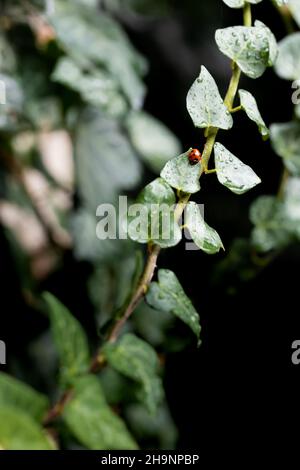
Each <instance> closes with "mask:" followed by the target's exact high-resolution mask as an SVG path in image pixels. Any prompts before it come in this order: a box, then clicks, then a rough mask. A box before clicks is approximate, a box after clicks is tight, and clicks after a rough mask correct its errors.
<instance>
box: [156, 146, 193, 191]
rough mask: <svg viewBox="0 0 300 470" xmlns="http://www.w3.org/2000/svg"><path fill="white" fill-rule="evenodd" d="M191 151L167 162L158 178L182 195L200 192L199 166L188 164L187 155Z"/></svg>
mask: <svg viewBox="0 0 300 470" xmlns="http://www.w3.org/2000/svg"><path fill="white" fill-rule="evenodd" d="M191 150H192V149H189V150H188V151H187V152H185V153H182V154H181V155H179V156H178V157H175V158H172V160H169V161H168V162H167V163H166V164H165V166H164V168H163V169H162V171H161V173H160V176H161V177H162V178H163V179H164V180H166V181H167V183H169V185H170V186H172V187H173V188H175V189H177V190H179V191H183V192H184V193H190V194H193V193H197V192H198V191H199V190H200V182H199V178H200V173H201V165H199V164H197V165H191V164H190V163H189V159H188V156H189V153H190V151H191Z"/></svg>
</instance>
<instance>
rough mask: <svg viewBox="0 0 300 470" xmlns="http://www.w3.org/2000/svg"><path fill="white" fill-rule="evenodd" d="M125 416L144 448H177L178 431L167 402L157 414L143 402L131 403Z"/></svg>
mask: <svg viewBox="0 0 300 470" xmlns="http://www.w3.org/2000/svg"><path fill="white" fill-rule="evenodd" d="M125 416H126V419H127V420H128V422H129V424H130V428H131V429H132V431H133V433H134V435H135V436H136V437H137V439H138V440H139V441H141V442H142V444H143V448H149V449H162V450H163V449H168V450H172V449H175V446H176V442H177V439H178V431H177V429H176V426H175V423H174V421H173V419H172V416H171V414H170V411H169V409H168V407H167V405H166V404H163V405H162V406H160V407H159V409H158V410H157V412H156V413H155V415H152V414H150V413H149V412H148V410H147V408H145V407H144V406H143V405H141V404H131V405H129V406H127V407H126V409H125Z"/></svg>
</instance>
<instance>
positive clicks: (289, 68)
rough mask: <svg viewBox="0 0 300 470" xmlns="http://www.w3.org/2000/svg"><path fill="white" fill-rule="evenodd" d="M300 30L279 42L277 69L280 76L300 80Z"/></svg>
mask: <svg viewBox="0 0 300 470" xmlns="http://www.w3.org/2000/svg"><path fill="white" fill-rule="evenodd" d="M299 49H300V32H299V33H293V34H289V35H288V36H287V37H286V38H284V39H282V41H280V42H279V55H278V59H277V61H276V64H275V71H276V73H277V75H278V76H279V77H280V78H284V79H286V80H298V79H299V77H300V55H299Z"/></svg>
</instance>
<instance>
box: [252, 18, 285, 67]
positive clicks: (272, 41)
mask: <svg viewBox="0 0 300 470" xmlns="http://www.w3.org/2000/svg"><path fill="white" fill-rule="evenodd" d="M254 25H255V27H256V28H261V29H262V31H263V33H264V34H265V35H266V36H267V38H268V44H269V60H268V66H269V67H272V66H273V65H274V64H275V63H276V60H277V57H278V53H279V51H278V44H277V40H276V38H275V36H274V34H273V33H272V31H271V30H270V28H269V27H268V26H266V25H265V24H264V23H263V22H262V21H259V20H256V21H255V23H254Z"/></svg>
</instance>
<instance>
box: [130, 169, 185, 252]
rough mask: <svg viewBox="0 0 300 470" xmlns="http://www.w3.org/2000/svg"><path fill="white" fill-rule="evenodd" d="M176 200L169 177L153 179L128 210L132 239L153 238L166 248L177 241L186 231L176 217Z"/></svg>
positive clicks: (144, 241) (143, 241)
mask: <svg viewBox="0 0 300 470" xmlns="http://www.w3.org/2000/svg"><path fill="white" fill-rule="evenodd" d="M175 202H176V198H175V194H174V191H173V189H172V188H171V186H169V184H168V183H167V182H166V181H165V180H163V179H162V178H156V179H155V180H154V181H152V182H151V183H149V184H148V185H147V186H146V187H145V188H144V189H143V190H142V192H141V193H140V194H139V196H138V198H137V200H136V204H134V205H132V206H130V207H129V210H128V213H129V217H128V235H129V237H130V238H131V240H134V241H136V242H139V243H148V242H149V241H152V242H153V243H156V244H158V245H159V246H161V247H164V248H167V247H170V246H175V245H177V244H178V243H179V242H180V240H181V238H182V233H181V229H180V227H179V225H178V223H177V222H176V221H175V217H174V209H175Z"/></svg>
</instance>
